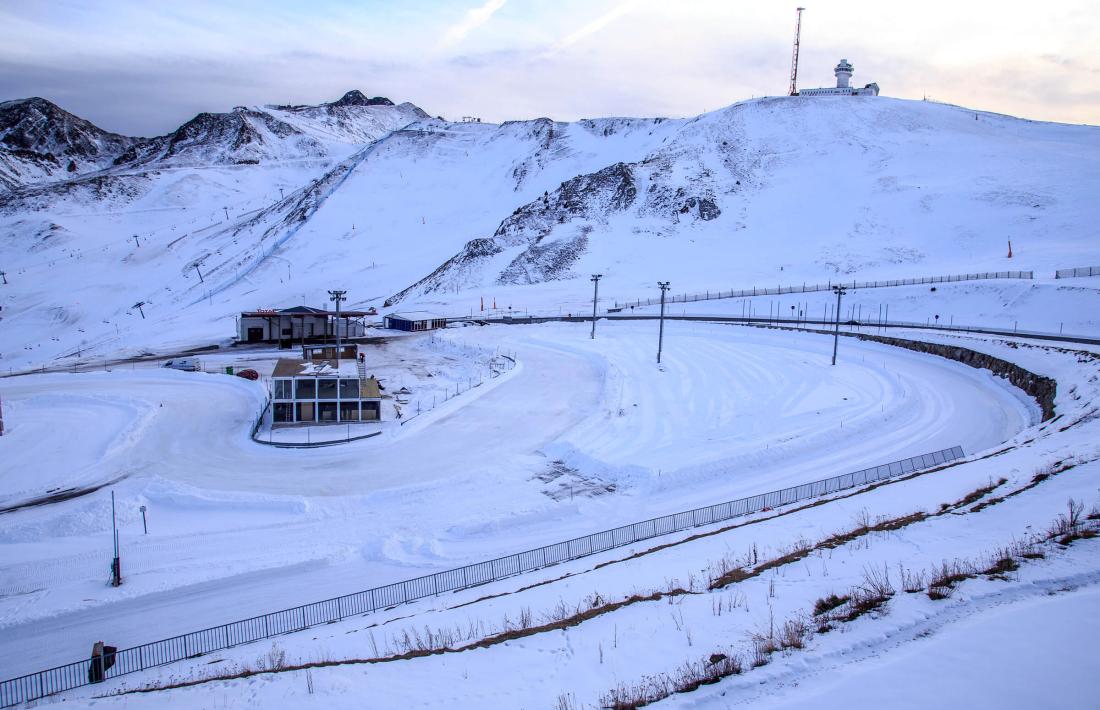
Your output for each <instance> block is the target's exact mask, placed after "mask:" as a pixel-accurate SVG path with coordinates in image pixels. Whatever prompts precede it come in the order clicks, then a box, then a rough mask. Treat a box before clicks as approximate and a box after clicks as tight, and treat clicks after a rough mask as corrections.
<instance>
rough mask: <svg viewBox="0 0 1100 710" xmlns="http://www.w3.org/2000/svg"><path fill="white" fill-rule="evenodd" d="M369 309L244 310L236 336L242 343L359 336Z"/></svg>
mask: <svg viewBox="0 0 1100 710" xmlns="http://www.w3.org/2000/svg"><path fill="white" fill-rule="evenodd" d="M373 315H374V314H373V313H371V312H370V311H340V317H339V318H337V317H336V313H335V311H326V310H324V309H322V308H313V307H311V306H294V307H293V308H283V309H281V310H275V309H274V308H270V309H259V310H255V311H243V312H241V317H240V319H239V320H238V322H237V340H238V341H239V342H242V343H274V342H278V343H283V344H287V345H289V344H291V343H306V342H319V341H325V340H331V339H333V338H335V337H336V334H337V332H339V334H340V337H341V338H360V337H362V336H363V335H364V334H365V332H366V326H365V324H364V323H363V319H364V318H367V317H369V316H373Z"/></svg>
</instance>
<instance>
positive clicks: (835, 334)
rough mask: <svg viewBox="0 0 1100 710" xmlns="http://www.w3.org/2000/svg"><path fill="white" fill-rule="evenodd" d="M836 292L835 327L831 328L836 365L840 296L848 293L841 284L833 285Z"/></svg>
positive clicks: (834, 363) (838, 340) (834, 362)
mask: <svg viewBox="0 0 1100 710" xmlns="http://www.w3.org/2000/svg"><path fill="white" fill-rule="evenodd" d="M833 291H834V292H835V293H836V327H835V328H834V330H833V365H834V366H835V365H836V348H837V343H839V342H840V297H841V296H843V295H844V294H846V293H848V291H847V290H846V289H845V288H844V287H843V286H833Z"/></svg>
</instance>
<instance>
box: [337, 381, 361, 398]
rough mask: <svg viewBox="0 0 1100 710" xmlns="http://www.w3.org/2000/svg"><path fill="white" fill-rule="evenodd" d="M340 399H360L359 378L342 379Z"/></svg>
mask: <svg viewBox="0 0 1100 710" xmlns="http://www.w3.org/2000/svg"><path fill="white" fill-rule="evenodd" d="M340 399H359V380H352V379H346V380H340Z"/></svg>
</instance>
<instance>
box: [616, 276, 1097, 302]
mask: <svg viewBox="0 0 1100 710" xmlns="http://www.w3.org/2000/svg"><path fill="white" fill-rule="evenodd" d="M1098 273H1100V272H1098ZM1031 278H1035V274H1034V272H1032V271H986V272H984V273H979V274H956V275H954V276H924V277H921V278H915V279H890V280H886V281H855V280H854V279H853V280H852V281H851V282H848V281H837V282H836V283H833V282H832V281H828V282H826V283H823V284H821V283H818V284H807V283H803V284H802V285H801V286H776V287H775V288H770V287H767V286H762V287H757V286H753V287H752V288H746V289H741V290H740V291H734V290H730V291H703V292H701V293H681V294H676V295H673V296H668V297H666V298H665V303H692V302H695V301H712V300H716V299H722V298H749V297H751V296H778V295H782V294H786V293H814V292H817V291H832V290H833V287H834V286H843V287H844V288H889V287H893V286H919V285H921V284H941V283H952V282H955V281H984V280H988V279H1031ZM660 302H661V299H660V298H644V299H637V300H634V301H624V302H622V303H620V302H619V301H615V308H629V307H631V306H635V307H639V306H652V305H655V304H658V303H660Z"/></svg>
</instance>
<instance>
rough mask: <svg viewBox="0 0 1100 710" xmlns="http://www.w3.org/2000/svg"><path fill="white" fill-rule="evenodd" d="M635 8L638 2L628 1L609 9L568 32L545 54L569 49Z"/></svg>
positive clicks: (634, 0)
mask: <svg viewBox="0 0 1100 710" xmlns="http://www.w3.org/2000/svg"><path fill="white" fill-rule="evenodd" d="M637 6H638V0H628V1H627V2H623V3H619V4H618V5H616V6H615V7H613V8H611V9H610V10H608V11H607V12H605V13H604V14H602V15H600V16H599V17H597V18H596V19H595V20H592V21H591V22H589V23H587V24H585V25H582V26H581V27H579V28H577V29H576V30H574V31H573V32H570V33H569V34H567V35H566V36H565V37H563V38H562V39H560V40H558V42H557V43H556V44H554V46H553V47H551V48H550V50H549V51H548V52H547V54H548V55H549V54H554V53H556V52H560V51H561V50H563V49H565V48H566V47H569V46H570V45H574V44H576V43H577V42H580V41H581V40H582V39H584V38H585V37H588V36H589V35H593V34H595V33H597V32H599V31H600V30H602V29H603V28H604V27H607V26H608V25H609V24H611V23H612V22H614V21H615V20H617V19H619V18H620V17H622V16H623V15H625V14H626V13H628V12H630V11H631V10H633V9H634V8H635V7H637Z"/></svg>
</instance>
